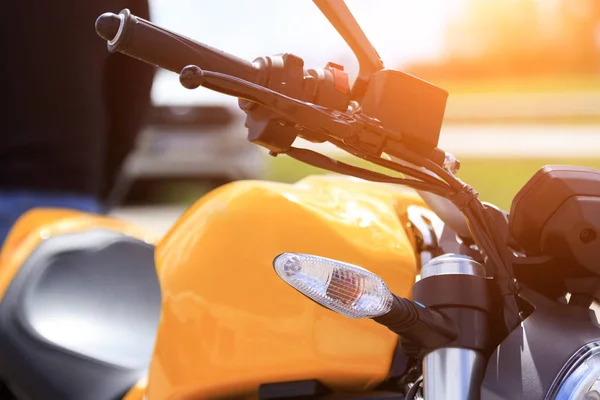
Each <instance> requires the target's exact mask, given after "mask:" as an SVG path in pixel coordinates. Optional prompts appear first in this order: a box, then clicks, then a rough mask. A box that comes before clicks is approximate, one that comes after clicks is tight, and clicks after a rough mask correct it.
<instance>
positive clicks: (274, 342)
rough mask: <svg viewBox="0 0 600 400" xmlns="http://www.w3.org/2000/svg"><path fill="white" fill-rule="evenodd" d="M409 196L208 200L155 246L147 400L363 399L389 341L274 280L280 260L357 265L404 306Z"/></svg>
mask: <svg viewBox="0 0 600 400" xmlns="http://www.w3.org/2000/svg"><path fill="white" fill-rule="evenodd" d="M409 204H422V201H421V200H420V199H419V197H418V196H417V195H416V194H415V193H414V192H409V191H398V190H395V189H392V188H391V187H389V186H385V185H379V184H372V183H366V182H362V181H356V180H351V179H347V178H342V177H311V178H307V179H305V180H303V181H300V182H299V183H297V184H294V185H287V184H278V183H269V182H254V181H246V182H236V183H233V184H229V185H227V186H224V187H221V188H220V189H217V190H216V191H214V192H212V193H210V194H208V195H207V196H205V197H204V198H203V199H201V200H200V201H199V202H198V203H197V204H196V205H194V206H193V207H192V208H191V209H190V210H188V212H187V213H186V214H185V215H184V216H183V217H182V218H181V219H180V221H179V222H178V223H177V224H176V226H175V227H174V228H173V229H172V230H171V232H170V233H169V234H168V235H167V236H166V237H165V238H164V239H163V240H162V241H161V243H159V246H158V248H157V255H156V261H157V265H158V269H159V271H160V278H161V287H162V288H163V314H162V318H161V322H160V326H159V332H158V338H157V345H156V349H155V354H154V356H153V360H152V365H151V368H150V375H149V386H148V395H149V397H148V398H149V400H162V399H200V398H216V397H228V398H230V397H232V396H234V395H236V394H240V395H250V396H252V394H253V393H256V390H257V388H258V386H259V384H261V383H267V382H278V381H290V380H301V379H315V378H316V379H319V380H321V381H322V382H324V383H325V384H327V385H329V386H330V387H332V388H335V389H338V390H344V391H346V390H348V391H353V390H364V389H366V388H370V387H373V386H374V385H376V384H377V383H378V382H380V381H382V380H383V379H384V378H385V377H386V374H387V373H388V371H389V368H390V364H391V360H392V355H393V352H394V349H395V346H396V343H397V336H396V335H394V334H393V333H391V332H389V331H388V330H387V329H386V328H384V327H382V326H380V325H377V324H376V323H375V322H373V321H370V320H352V319H348V318H345V317H342V316H340V315H337V314H335V313H333V312H331V311H328V310H326V309H324V308H322V307H320V306H318V305H317V304H315V303H313V302H312V301H310V300H308V299H307V298H305V297H304V296H302V295H301V294H299V293H298V292H296V291H295V290H294V289H292V288H291V287H289V286H288V285H287V284H286V283H284V282H283V281H282V280H281V279H280V278H278V276H277V275H276V273H275V271H274V270H273V266H272V261H273V259H274V258H275V257H276V256H277V255H278V254H280V253H282V252H303V253H310V254H316V255H321V256H325V257H330V258H334V259H338V260H342V261H346V262H350V263H354V264H358V265H361V266H363V267H365V268H367V269H369V270H371V271H373V272H375V273H377V274H379V275H380V276H381V277H383V278H384V279H385V281H386V282H387V283H388V284H389V286H390V288H391V289H392V290H393V291H394V292H395V293H396V294H398V295H402V296H408V295H409V294H410V293H409V292H410V289H411V287H412V284H413V282H414V279H415V275H416V272H417V263H416V259H415V254H414V250H413V247H412V244H411V239H410V238H409V237H408V236H407V233H406V230H405V229H404V227H405V223H404V221H403V219H402V218H401V217H399V214H402V213H403V210H404V209H405V208H406V206H408V205H409Z"/></svg>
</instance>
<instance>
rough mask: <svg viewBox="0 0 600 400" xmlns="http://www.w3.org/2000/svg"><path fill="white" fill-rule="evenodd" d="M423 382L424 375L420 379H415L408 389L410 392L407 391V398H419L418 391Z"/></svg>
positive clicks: (408, 399)
mask: <svg viewBox="0 0 600 400" xmlns="http://www.w3.org/2000/svg"><path fill="white" fill-rule="evenodd" d="M421 383H423V377H422V376H421V377H419V379H417V380H416V381H415V383H414V384H413V385H412V386H411V387H410V390H409V391H408V393H406V397H405V399H406V400H414V399H416V398H417V393H419V389H421Z"/></svg>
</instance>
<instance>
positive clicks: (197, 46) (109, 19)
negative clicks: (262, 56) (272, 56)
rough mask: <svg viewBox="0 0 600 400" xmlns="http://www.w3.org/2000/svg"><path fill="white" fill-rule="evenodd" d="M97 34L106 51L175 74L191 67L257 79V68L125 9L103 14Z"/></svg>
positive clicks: (253, 80)
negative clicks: (118, 53) (105, 44)
mask: <svg viewBox="0 0 600 400" xmlns="http://www.w3.org/2000/svg"><path fill="white" fill-rule="evenodd" d="M96 31H97V32H98V34H99V35H100V36H101V37H102V38H104V39H105V40H107V42H108V49H109V51H111V52H115V51H118V52H120V53H123V54H127V55H128V56H131V57H133V58H137V59H139V60H142V61H144V62H147V63H149V64H152V65H155V66H157V67H161V68H164V69H166V70H169V71H172V72H175V73H177V74H179V73H180V72H181V70H182V69H183V68H184V67H185V66H187V65H191V64H193V65H197V66H198V67H200V68H202V69H204V70H207V71H214V72H220V73H222V74H227V75H233V76H235V77H238V78H240V79H244V80H246V81H250V82H256V81H257V79H258V76H259V70H258V68H257V67H255V66H254V65H253V64H252V63H250V62H249V61H247V60H244V59H241V58H239V57H236V56H234V55H231V54H228V53H226V52H224V51H221V50H218V49H215V48H213V47H210V46H207V45H205V44H202V43H198V42H196V41H193V40H191V39H189V38H186V37H185V36H181V35H178V34H176V33H173V32H170V31H168V30H166V29H163V28H161V27H159V26H156V25H154V24H152V23H151V22H149V21H146V20H144V19H142V18H138V17H136V16H135V15H132V14H131V12H130V11H129V10H128V9H125V10H122V11H121V12H120V13H119V15H116V14H112V13H106V14H102V15H101V16H100V17H98V19H97V21H96Z"/></svg>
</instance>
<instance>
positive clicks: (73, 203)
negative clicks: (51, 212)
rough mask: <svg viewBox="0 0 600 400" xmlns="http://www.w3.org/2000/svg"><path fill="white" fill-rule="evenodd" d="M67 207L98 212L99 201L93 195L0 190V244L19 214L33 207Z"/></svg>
mask: <svg viewBox="0 0 600 400" xmlns="http://www.w3.org/2000/svg"><path fill="white" fill-rule="evenodd" d="M42 207H43V208H67V209H72V210H78V211H84V212H90V213H95V214H99V213H102V212H103V210H102V206H101V204H100V202H99V201H98V200H97V199H96V198H95V197H93V196H88V195H80V194H68V193H61V194H57V193H47V192H34V191H10V192H0V245H1V244H2V243H4V240H5V239H6V236H7V235H8V233H9V232H10V229H11V228H12V226H13V225H14V223H15V222H16V221H17V220H18V219H19V217H20V216H21V215H23V214H24V213H26V212H27V211H29V210H31V209H33V208H42Z"/></svg>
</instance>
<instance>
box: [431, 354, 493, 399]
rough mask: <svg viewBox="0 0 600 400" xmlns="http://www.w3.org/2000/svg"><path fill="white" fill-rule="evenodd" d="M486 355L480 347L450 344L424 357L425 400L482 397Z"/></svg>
mask: <svg viewBox="0 0 600 400" xmlns="http://www.w3.org/2000/svg"><path fill="white" fill-rule="evenodd" d="M484 370H485V358H484V357H483V356H482V355H481V353H479V352H478V351H475V350H471V349H461V348H458V347H447V348H443V349H437V350H434V351H432V352H431V353H429V354H427V355H426V356H425V359H424V360H423V390H424V392H425V399H426V400H441V399H456V400H463V399H464V400H474V399H479V392H480V390H481V387H480V385H481V378H482V376H483V371H484Z"/></svg>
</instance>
